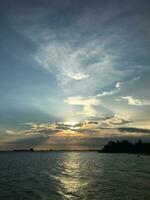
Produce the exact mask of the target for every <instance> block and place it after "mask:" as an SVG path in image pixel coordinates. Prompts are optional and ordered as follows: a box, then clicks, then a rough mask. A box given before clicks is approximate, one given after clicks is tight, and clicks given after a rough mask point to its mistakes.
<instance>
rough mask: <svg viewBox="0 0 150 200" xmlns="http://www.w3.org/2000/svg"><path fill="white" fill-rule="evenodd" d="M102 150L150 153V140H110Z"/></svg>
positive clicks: (105, 151)
mask: <svg viewBox="0 0 150 200" xmlns="http://www.w3.org/2000/svg"><path fill="white" fill-rule="evenodd" d="M100 152H104V153H137V154H138V153H141V154H150V142H149V143H143V142H142V141H141V140H139V141H138V142H136V143H134V144H132V143H131V142H129V141H127V140H123V141H117V142H114V141H110V142H108V144H106V145H105V146H104V148H103V149H101V150H100Z"/></svg>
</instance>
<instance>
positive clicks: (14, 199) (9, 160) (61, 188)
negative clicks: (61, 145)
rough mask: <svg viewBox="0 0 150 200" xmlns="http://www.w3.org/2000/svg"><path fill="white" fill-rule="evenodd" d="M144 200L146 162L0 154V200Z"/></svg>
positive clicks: (148, 182)
mask: <svg viewBox="0 0 150 200" xmlns="http://www.w3.org/2000/svg"><path fill="white" fill-rule="evenodd" d="M57 199H58V200H61V199H64V200H65V199H66V200H67V199H69V200H74V199H75V200H76V199H79V200H82V199H84V200H144V199H146V200H149V199H150V157H149V156H140V157H138V156H136V155H127V154H124V155H123V154H99V153H96V152H89V153H86V152H85V153H82V152H81V153H80V152H70V153H69V152H64V153H63V152H52V153H51V152H50V153H48V152H47V153H46V152H45V153H40V152H39V153H34V152H29V153H23V152H22V153H17V152H16V153H15V152H14V153H0V200H57Z"/></svg>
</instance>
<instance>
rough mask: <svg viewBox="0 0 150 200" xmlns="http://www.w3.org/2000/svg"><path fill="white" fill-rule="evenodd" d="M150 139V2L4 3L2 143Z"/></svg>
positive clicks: (86, 145)
mask: <svg viewBox="0 0 150 200" xmlns="http://www.w3.org/2000/svg"><path fill="white" fill-rule="evenodd" d="M122 138H128V139H131V140H137V139H139V138H140V139H143V140H147V141H148V140H150V1H149V0H122V1H120V0H108V1H106V0H92V1H91V0H82V1H81V0H80V1H79V0H1V1H0V149H1V150H2V149H14V148H17V149H19V148H29V147H34V148H36V149H50V148H53V149H96V148H100V147H102V146H103V144H105V143H106V141H109V140H110V139H115V140H116V139H122Z"/></svg>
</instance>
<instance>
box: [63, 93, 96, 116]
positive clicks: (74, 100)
mask: <svg viewBox="0 0 150 200" xmlns="http://www.w3.org/2000/svg"><path fill="white" fill-rule="evenodd" d="M64 102H65V103H68V104H70V105H76V106H83V110H82V111H80V112H77V114H78V115H87V116H91V117H95V116H96V115H97V112H96V110H95V109H94V106H98V105H100V101H99V100H98V99H96V98H94V97H88V98H84V97H80V96H76V97H68V98H67V99H66V100H64Z"/></svg>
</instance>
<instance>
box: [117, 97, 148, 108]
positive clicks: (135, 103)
mask: <svg viewBox="0 0 150 200" xmlns="http://www.w3.org/2000/svg"><path fill="white" fill-rule="evenodd" d="M121 99H123V100H126V101H127V102H128V105H133V106H148V105H150V101H149V100H144V99H137V98H134V97H133V96H123V97H121Z"/></svg>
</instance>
